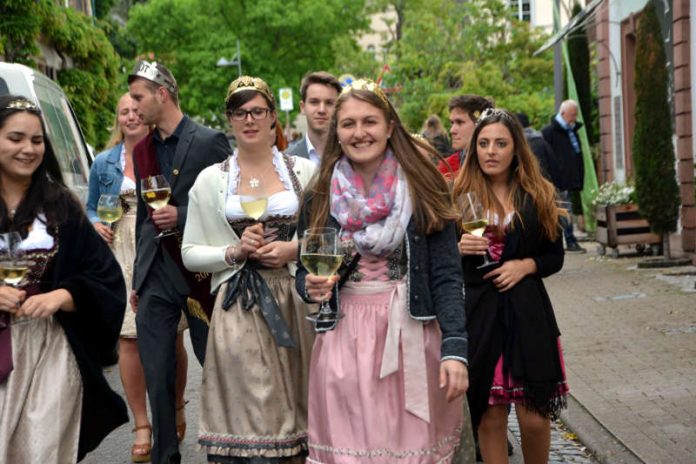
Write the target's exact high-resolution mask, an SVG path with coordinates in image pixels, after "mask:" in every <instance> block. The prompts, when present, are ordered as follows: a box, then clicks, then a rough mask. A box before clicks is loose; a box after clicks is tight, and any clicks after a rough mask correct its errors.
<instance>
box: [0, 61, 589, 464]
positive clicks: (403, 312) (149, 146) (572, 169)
mask: <svg viewBox="0 0 696 464" xmlns="http://www.w3.org/2000/svg"><path fill="white" fill-rule="evenodd" d="M300 90H301V91H300V95H301V103H300V107H301V111H302V113H303V114H304V115H305V116H306V119H307V131H306V134H305V135H304V136H303V137H300V138H298V139H297V140H296V141H295V142H294V143H293V144H291V145H290V147H289V148H287V149H285V147H286V143H287V142H286V141H285V138H284V136H283V133H282V130H280V124H279V123H278V116H277V111H276V102H275V98H274V95H273V92H272V90H271V88H270V87H269V86H268V84H267V83H266V82H264V81H263V80H262V79H260V78H258V77H249V76H242V77H239V78H238V79H235V80H234V81H233V82H232V83H231V84H230V85H229V88H228V90H227V94H226V97H225V99H224V105H225V115H226V118H227V122H228V124H229V127H230V130H231V132H232V133H233V135H234V138H235V141H236V143H235V145H236V146H235V148H234V149H232V148H231V146H230V144H229V142H228V140H227V137H226V136H225V135H224V134H222V133H220V132H217V131H214V130H212V129H209V128H207V127H204V126H202V125H201V124H199V123H197V122H195V121H194V120H193V119H191V118H189V117H188V116H186V115H185V114H184V113H183V112H182V110H181V108H180V106H179V87H178V85H177V82H176V79H175V78H174V76H173V75H172V74H171V72H170V71H169V70H168V69H167V68H166V67H165V66H163V65H162V64H160V63H156V62H147V61H141V62H139V63H138V64H137V65H136V67H135V69H134V71H133V72H132V73H131V74H130V75H129V76H128V92H127V93H125V94H124V95H123V96H122V97H121V98H120V100H119V102H118V106H117V108H116V119H115V123H114V127H113V134H112V138H111V140H110V141H109V144H108V146H107V147H106V149H105V150H104V152H103V153H101V154H100V155H98V156H97V157H96V159H95V162H94V163H93V165H92V168H91V172H90V177H89V198H88V200H87V204H86V207H83V206H82V205H80V204H79V203H78V201H77V200H76V198H75V197H74V196H73V195H72V194H71V193H70V192H69V190H68V189H67V188H66V187H65V185H64V183H63V180H62V175H61V172H60V169H59V166H58V164H57V161H56V158H55V155H54V154H53V151H52V149H51V144H50V140H49V137H48V135H47V133H46V131H45V127H44V124H43V122H42V115H41V111H40V109H39V108H38V107H37V106H36V105H35V104H34V103H33V102H31V101H30V100H28V99H26V98H24V97H20V96H12V95H10V96H4V97H0V253H2V247H3V246H4V244H5V242H7V243H9V240H10V238H9V237H10V235H11V234H12V233H18V234H19V236H20V242H21V243H20V245H19V246H18V247H19V248H18V249H21V250H22V253H21V256H22V260H23V262H25V263H27V264H26V267H27V270H26V275H25V276H24V278H23V279H22V280H21V281H19V282H17V283H16V285H4V286H1V287H0V461H2V462H12V463H17V464H23V463H36V462H46V463H49V462H55V463H68V462H77V461H79V460H80V459H82V458H83V457H84V456H85V455H86V453H87V452H89V451H91V450H93V449H94V448H96V447H97V446H98V445H99V443H100V442H101V441H102V440H103V439H104V438H105V437H106V436H107V435H108V434H109V433H110V432H111V431H112V430H114V429H115V428H116V427H118V426H120V425H121V424H124V423H126V422H128V415H127V408H126V405H125V403H124V401H123V400H122V399H121V398H120V397H119V396H118V395H117V394H116V393H114V391H113V390H112V389H111V387H110V386H109V385H108V383H107V382H106V380H105V378H104V375H103V373H102V370H101V365H100V359H102V358H103V355H104V353H105V352H108V351H109V350H111V349H112V348H113V346H114V345H115V344H116V342H117V340H118V348H119V367H120V374H121V380H122V383H123V389H124V392H125V394H126V399H127V402H128V406H129V407H130V410H131V412H132V415H133V433H134V436H133V441H132V448H131V449H130V458H131V460H132V461H133V462H150V461H151V462H153V463H158V464H160V463H178V462H181V453H180V451H179V446H180V443H181V441H182V440H183V438H184V435H185V431H186V416H185V403H186V400H185V398H184V390H185V386H186V378H187V376H186V371H187V366H188V359H187V356H186V350H185V349H184V345H183V333H184V331H186V330H188V332H189V335H190V338H191V342H192V346H193V349H194V353H195V356H196V358H197V361H198V362H199V363H200V364H201V365H202V366H203V377H202V383H201V385H200V386H199V387H198V388H197V390H198V391H199V394H200V411H199V418H198V420H197V421H196V422H197V427H198V444H199V445H200V446H201V447H202V449H203V450H204V451H205V454H206V456H207V460H208V461H209V462H214V463H239V464H257V463H265V464H266V463H267V464H274V463H275V464H281V463H302V462H308V463H327V464H328V463H336V464H339V463H340V464H343V463H364V462H370V463H380V464H387V463H404V464H417V463H418V464H420V463H422V464H426V463H450V462H451V463H457V464H462V463H473V462H475V461H476V454H477V450H478V448H480V455H481V457H482V458H483V460H484V461H485V462H486V463H506V462H507V460H508V445H507V444H506V437H507V434H506V430H507V421H508V414H509V411H510V407H511V406H512V405H514V406H515V410H516V413H517V418H518V421H519V424H520V428H521V432H522V453H523V455H524V459H525V462H527V463H544V462H547V460H548V454H549V447H550V420H551V419H552V418H554V417H556V416H557V414H558V413H559V411H560V409H561V408H563V407H564V406H565V398H566V395H567V393H568V386H567V384H566V379H565V370H564V364H563V355H562V349H561V343H560V330H559V328H558V325H557V324H556V320H555V317H554V312H553V307H552V304H551V301H550V299H549V296H548V294H547V293H546V290H545V288H544V284H543V278H545V277H547V276H549V275H551V274H553V273H555V272H558V271H559V270H560V269H561V267H562V265H563V256H564V251H565V250H564V245H563V241H564V238H565V241H566V247H565V248H566V250H567V251H570V252H579V251H581V250H582V248H581V247H580V246H579V245H578V243H577V240H576V238H575V237H574V236H573V234H572V230H573V229H572V222H571V221H570V217H571V215H570V214H569V212H568V210H569V209H571V208H570V207H569V206H568V204H569V202H570V200H569V198H570V196H571V194H572V192H574V191H578V190H580V189H581V188H582V156H581V154H580V153H581V152H580V148H579V142H578V137H577V129H578V126H579V124H577V123H576V122H575V118H576V115H577V104H575V103H574V102H572V101H568V102H564V104H563V105H561V107H560V109H559V113H558V115H556V116H555V117H554V119H553V121H552V122H551V124H550V125H549V126H547V127H545V128H544V129H543V130H542V131H541V133H539V132H538V131H534V130H533V129H531V128H530V127H528V126H529V121H528V118H527V117H526V115H523V114H518V115H515V114H513V113H511V112H509V111H507V110H505V109H502V108H497V107H496V106H495V104H494V102H493V101H492V100H491V99H490V98H485V97H482V96H478V95H461V96H457V97H455V98H453V99H452V100H451V101H450V103H449V120H450V131H449V132H450V135H451V141H450V139H448V137H447V134H446V132H445V131H444V129H443V127H442V123H441V121H440V119H439V117H438V116H436V115H432V116H430V117H429V118H428V119H427V121H426V123H425V124H424V127H423V133H422V134H421V135H414V134H412V133H410V132H409V131H408V130H407V129H406V128H405V127H404V126H403V124H402V123H401V120H400V118H399V115H398V112H397V110H396V109H395V108H394V106H393V105H392V103H391V102H390V100H389V98H388V97H387V95H386V94H385V93H384V91H383V90H382V89H381V88H380V86H379V85H377V84H376V83H374V82H372V81H370V80H364V79H359V80H356V81H354V82H352V83H350V84H349V85H346V86H342V85H341V84H340V83H339V81H338V80H337V79H336V78H335V77H334V76H332V75H331V74H329V73H326V72H312V73H309V74H307V75H306V76H305V78H304V79H303V81H302V84H301V87H300ZM433 160H434V161H435V162H433ZM107 197H115V198H116V201H117V203H118V205H117V209H119V211H121V212H122V214H119V215H118V216H119V217H118V218H117V220H116V221H115V222H114V223H113V224H105V223H104V222H103V221H104V217H103V216H101V215H100V205H101V204H102V201H105V199H107ZM472 198H477V199H478V200H477V202H478V209H479V210H480V213H479V214H478V217H477V218H476V219H477V221H478V222H479V224H478V226H477V227H476V230H474V229H472V228H470V227H468V226H467V225H466V224H467V223H466V221H465V220H464V219H463V210H462V208H463V206H462V205H464V204H465V203H466V202H469V203H470V202H471V201H472ZM470 206H471V205H470ZM85 211H86V212H85ZM109 222H111V221H109ZM319 231H320V232H321V233H319ZM316 236H320V237H322V240H324V241H326V242H327V243H329V244H330V243H334V242H335V243H334V248H333V251H331V250H329V251H322V252H316V253H315V254H314V255H312V254H311V253H310V254H306V253H305V247H308V246H309V242H308V241H309V240H310V239H309V237H314V238H316ZM324 245H326V244H325V243H323V242H322V246H324ZM300 250H302V251H300ZM484 258H485V260H484ZM2 259H5V258H4V257H2ZM321 260H324V261H321ZM10 264H13V265H16V263H15V262H13V263H10ZM10 264H8V263H4V262H0V268H1V269H2V271H3V273H6V272H9V271H8V270H7V269H9V267H8V268H7V269H5V267H7V266H9V265H10ZM322 266H323V267H322ZM329 268H330V269H329ZM308 316H310V317H308ZM49 379H50V380H49ZM146 401H149V406H150V408H149V409H150V418H148V413H147V409H148V408H147V405H146Z"/></svg>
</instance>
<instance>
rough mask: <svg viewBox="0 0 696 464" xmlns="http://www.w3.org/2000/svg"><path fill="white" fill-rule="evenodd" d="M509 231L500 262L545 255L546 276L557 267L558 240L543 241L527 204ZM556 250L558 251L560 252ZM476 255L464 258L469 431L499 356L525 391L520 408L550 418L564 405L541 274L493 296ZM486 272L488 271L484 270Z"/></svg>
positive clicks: (552, 320) (492, 287)
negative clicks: (522, 407)
mask: <svg viewBox="0 0 696 464" xmlns="http://www.w3.org/2000/svg"><path fill="white" fill-rule="evenodd" d="M524 204H525V207H524V208H523V210H522V212H521V214H520V216H521V218H522V221H520V218H516V219H515V225H514V228H513V230H511V231H509V232H508V233H507V235H506V237H505V249H504V251H503V256H502V257H501V262H505V261H508V260H511V259H523V258H535V259H539V260H538V261H537V264H538V265H540V264H542V265H543V262H540V260H543V259H544V257H543V256H544V255H548V256H550V259H549V262H548V263H547V264H549V269H546V268H545V269H543V270H542V269H539V271H540V273H541V272H542V271H547V272H548V270H550V271H551V272H550V273H553V272H557V271H558V270H560V266H561V265H562V254H563V244H562V237H561V236H560V234H559V237H558V238H557V240H556V241H555V242H550V241H548V240H546V239H542V238H541V237H542V231H541V229H540V228H539V223H538V221H537V214H536V209H535V208H534V206H533V204H532V202H531V201H526V202H525V203H524ZM559 247H560V248H559ZM478 264H479V261H478V260H477V259H476V257H469V258H465V259H464V269H465V282H466V292H465V293H466V295H465V300H466V312H467V331H468V333H469V366H470V367H469V376H470V388H469V390H468V392H467V396H468V400H469V406H470V409H471V420H472V424H473V426H474V430H476V428H477V427H478V425H479V423H480V422H481V417H482V416H483V413H484V412H485V411H486V409H487V407H488V398H489V396H490V389H491V385H492V383H493V373H494V371H495V365H496V363H497V361H498V358H499V357H500V355H501V354H503V359H504V366H503V369H504V372H506V373H507V372H509V373H510V374H511V375H512V377H513V379H515V380H516V381H518V382H520V383H521V384H522V385H523V387H524V398H525V405H526V406H527V407H528V408H530V409H532V410H534V411H536V412H538V413H539V414H541V415H542V416H544V417H555V416H556V415H557V414H558V412H560V409H562V408H563V407H565V397H564V396H559V395H558V394H557V392H558V388H559V384H560V383H561V382H563V372H562V370H561V363H560V356H559V352H558V337H559V336H560V331H559V330H558V325H557V324H556V319H555V316H554V314H553V307H552V306H551V301H550V299H549V297H548V294H547V293H546V289H545V287H544V284H543V282H542V279H541V276H540V275H538V274H537V275H530V276H527V277H525V278H524V279H522V280H521V281H520V282H519V283H518V284H517V285H516V286H515V287H513V288H512V289H510V290H508V291H507V292H502V293H500V292H498V290H497V289H496V287H495V285H494V284H493V282H492V281H490V280H484V279H483V275H484V274H485V272H482V271H480V270H476V269H475V267H476V266H477V265H478ZM486 272H488V271H486Z"/></svg>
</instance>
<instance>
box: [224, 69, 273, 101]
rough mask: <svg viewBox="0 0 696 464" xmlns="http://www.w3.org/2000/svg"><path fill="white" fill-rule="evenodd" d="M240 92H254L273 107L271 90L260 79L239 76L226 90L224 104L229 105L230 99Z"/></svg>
mask: <svg viewBox="0 0 696 464" xmlns="http://www.w3.org/2000/svg"><path fill="white" fill-rule="evenodd" d="M242 90H256V91H257V92H259V93H260V94H261V95H263V96H264V97H266V98H267V99H268V101H270V102H271V103H273V104H274V105H275V98H273V92H271V88H270V87H269V86H268V84H266V81H264V80H263V79H261V78H260V77H251V76H241V77H238V78H237V79H235V80H233V81H232V83H231V84H230V87H229V88H228V89H227V97H226V98H225V103H229V101H230V98H232V95H234V94H235V93H237V92H241V91H242Z"/></svg>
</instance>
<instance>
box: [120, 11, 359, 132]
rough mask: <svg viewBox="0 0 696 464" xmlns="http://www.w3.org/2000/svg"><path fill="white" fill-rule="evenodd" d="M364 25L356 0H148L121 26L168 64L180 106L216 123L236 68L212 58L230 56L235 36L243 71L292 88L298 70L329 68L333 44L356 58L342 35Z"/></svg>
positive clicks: (296, 82)
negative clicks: (217, 65) (174, 80)
mask: <svg viewBox="0 0 696 464" xmlns="http://www.w3.org/2000/svg"><path fill="white" fill-rule="evenodd" d="M366 26H367V18H366V14H365V6H364V2H363V1H360V0H357V1H356V0H335V1H332V2H324V1H322V0H292V1H287V0H176V1H175V0H152V1H150V2H148V3H145V4H138V5H135V6H134V7H133V8H131V10H130V12H129V19H128V23H127V32H128V35H130V36H131V37H134V38H135V39H136V41H137V49H138V52H139V53H140V54H145V53H152V54H154V56H155V57H156V59H158V60H160V61H161V62H162V63H164V64H165V65H167V66H168V67H169V68H170V69H171V70H172V72H173V73H174V76H175V77H176V79H177V81H178V83H179V86H180V88H181V90H182V91H181V104H182V108H183V109H184V111H186V112H188V113H189V114H192V115H196V116H199V117H201V118H202V119H204V120H205V121H206V122H207V123H209V124H212V125H219V123H220V122H221V121H219V116H218V115H220V114H221V113H222V109H223V101H224V97H225V92H226V89H227V86H228V84H229V82H230V81H231V80H232V79H234V78H236V77H237V69H236V67H231V68H219V67H216V63H217V61H218V60H219V59H220V58H222V57H225V58H227V59H230V58H232V57H233V56H234V55H235V53H236V40H237V39H239V41H240V47H241V55H242V56H241V58H242V73H243V74H250V75H255V76H259V77H262V78H263V79H264V80H266V81H267V82H268V83H269V85H271V87H272V88H273V89H274V91H277V89H278V88H280V87H292V88H293V89H297V88H298V87H299V83H300V80H301V78H302V76H303V75H304V74H305V73H306V72H308V71H313V70H320V69H332V68H333V67H334V65H335V62H336V60H335V53H336V51H337V49H338V50H347V51H352V53H354V55H355V56H358V55H359V54H358V53H357V50H356V49H355V48H354V46H353V44H351V43H350V42H346V37H352V36H354V35H355V33H356V32H357V31H359V30H362V29H364V28H365V27H366ZM346 43H348V45H349V46H346ZM295 98H296V100H297V95H295ZM295 107H296V108H297V105H295Z"/></svg>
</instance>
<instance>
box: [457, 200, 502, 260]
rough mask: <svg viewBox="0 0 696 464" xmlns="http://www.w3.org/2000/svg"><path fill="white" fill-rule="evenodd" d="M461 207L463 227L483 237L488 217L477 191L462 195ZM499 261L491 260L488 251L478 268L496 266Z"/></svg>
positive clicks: (470, 232)
mask: <svg viewBox="0 0 696 464" xmlns="http://www.w3.org/2000/svg"><path fill="white" fill-rule="evenodd" d="M461 207H462V229H464V231H466V232H467V233H469V234H472V235H475V236H477V237H483V234H484V232H485V231H486V226H488V217H487V215H486V214H485V212H484V211H483V204H482V203H481V201H480V200H479V198H478V195H476V192H466V193H465V194H464V195H462V197H461ZM496 264H497V263H496V262H495V261H491V260H490V255H489V254H488V251H486V254H485V255H484V256H483V264H481V265H480V266H478V267H477V269H484V268H487V267H490V266H494V265H496Z"/></svg>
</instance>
